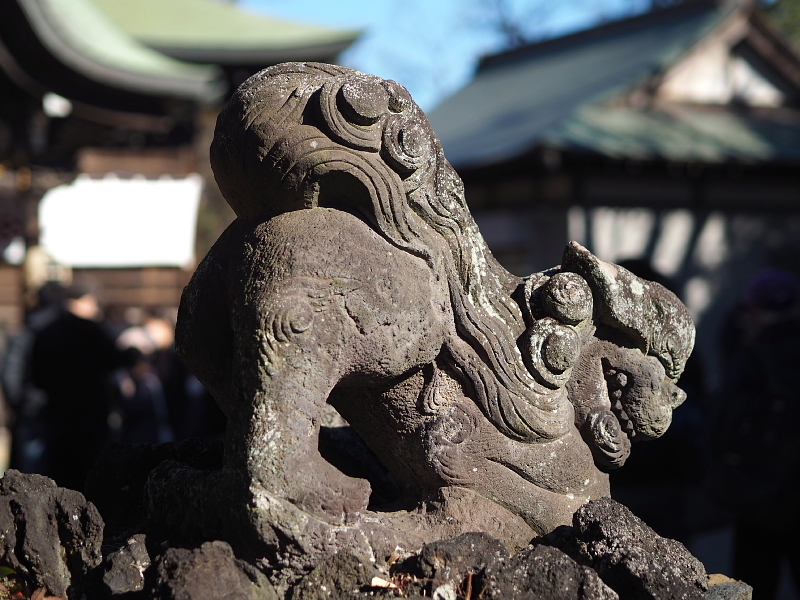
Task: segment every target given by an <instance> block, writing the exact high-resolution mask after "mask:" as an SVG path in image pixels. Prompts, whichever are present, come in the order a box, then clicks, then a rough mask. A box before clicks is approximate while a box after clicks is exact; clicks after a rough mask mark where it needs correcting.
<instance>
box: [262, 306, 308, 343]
mask: <svg viewBox="0 0 800 600" xmlns="http://www.w3.org/2000/svg"><path fill="white" fill-rule="evenodd" d="M286 300H287V301H288V302H285V303H284V304H283V305H282V306H280V307H279V308H278V309H277V310H276V311H275V312H273V313H272V318H271V330H272V335H273V337H274V338H275V339H276V340H277V341H279V342H288V341H289V340H291V339H292V338H293V337H294V336H295V335H297V334H300V333H303V332H305V331H307V330H308V329H309V328H310V327H311V325H313V323H314V309H313V308H312V306H311V305H310V304H309V302H308V300H307V299H306V298H296V297H295V298H292V297H288V298H286Z"/></svg>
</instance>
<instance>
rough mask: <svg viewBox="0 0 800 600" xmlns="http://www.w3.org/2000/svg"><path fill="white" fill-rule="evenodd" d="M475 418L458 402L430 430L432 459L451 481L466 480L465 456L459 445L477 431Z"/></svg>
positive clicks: (443, 474) (429, 440)
mask: <svg viewBox="0 0 800 600" xmlns="http://www.w3.org/2000/svg"><path fill="white" fill-rule="evenodd" d="M475 427H476V424H475V420H474V418H473V417H472V416H471V415H470V414H469V413H467V411H466V410H464V408H463V407H462V406H460V405H458V404H454V405H452V406H450V407H448V408H447V409H446V410H445V411H444V412H443V413H442V414H441V416H440V417H439V418H438V419H436V421H434V423H433V425H431V428H430V430H429V431H428V444H429V446H430V452H429V456H430V460H431V461H432V463H433V464H434V466H435V467H436V470H437V471H438V472H439V474H440V475H442V476H443V477H444V478H445V479H447V480H448V481H449V482H450V483H462V482H463V480H464V476H463V472H464V468H465V467H464V464H463V463H464V456H463V451H462V449H461V448H460V447H459V446H460V445H461V444H463V443H464V442H466V441H467V440H468V439H470V437H471V436H472V434H473V432H474V431H475Z"/></svg>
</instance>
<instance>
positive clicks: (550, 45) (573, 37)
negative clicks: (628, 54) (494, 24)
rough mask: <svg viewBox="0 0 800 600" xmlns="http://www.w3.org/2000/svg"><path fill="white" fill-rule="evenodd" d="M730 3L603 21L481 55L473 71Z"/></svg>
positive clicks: (686, 5)
mask: <svg viewBox="0 0 800 600" xmlns="http://www.w3.org/2000/svg"><path fill="white" fill-rule="evenodd" d="M731 4H734V2H732V1H731V0H687V1H685V2H682V3H680V4H678V5H676V6H669V7H664V8H656V9H654V10H650V11H648V12H645V13H642V14H639V15H634V16H632V17H627V18H623V19H616V20H613V21H607V22H605V23H602V24H600V25H597V26H595V27H589V28H588V29H581V30H579V31H575V32H573V33H568V34H566V35H562V36H558V37H554V38H549V39H545V40H541V41H537V42H532V43H530V44H526V45H524V46H520V47H517V48H512V49H510V50H505V51H503V52H499V53H497V54H491V55H487V56H484V57H482V58H481V60H480V62H479V64H478V69H477V72H481V71H484V70H488V69H491V68H494V67H498V66H501V65H503V64H506V63H508V62H511V61H514V60H516V59H521V58H529V57H531V56H533V55H535V54H537V53H539V52H546V51H549V50H556V49H558V48H559V47H561V46H565V45H568V44H571V43H573V42H576V41H579V40H580V39H581V38H587V39H591V38H593V37H599V36H602V35H608V34H613V33H616V32H617V31H618V30H620V29H627V28H630V29H635V28H637V27H640V26H641V25H643V24H647V23H648V22H653V23H655V22H657V21H658V20H661V19H663V18H665V17H672V16H678V15H684V14H689V13H691V12H695V11H701V10H706V9H710V8H714V7H717V8H722V7H723V6H725V5H731Z"/></svg>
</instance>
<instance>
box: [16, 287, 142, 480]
mask: <svg viewBox="0 0 800 600" xmlns="http://www.w3.org/2000/svg"><path fill="white" fill-rule="evenodd" d="M99 314H100V311H99V307H98V302H97V297H96V296H95V295H94V294H93V293H91V291H90V290H89V289H87V288H85V287H82V286H78V285H75V286H72V287H71V288H69V289H68V290H67V298H66V301H65V304H64V307H63V310H62V311H61V312H60V314H59V316H58V317H57V318H56V319H55V320H54V321H52V322H51V323H50V324H49V325H48V326H47V327H45V328H44V329H42V330H41V331H40V332H39V333H38V334H37V335H36V339H35V341H34V345H33V352H32V356H31V366H32V376H31V377H32V380H33V383H34V385H36V386H37V387H38V388H40V389H41V390H43V391H44V392H45V393H46V395H47V404H46V407H45V410H44V411H43V413H42V421H43V424H44V429H45V432H46V440H45V446H46V449H45V452H46V456H47V460H46V463H45V464H46V465H47V467H46V472H45V473H44V474H45V475H48V476H50V477H52V478H53V479H55V481H56V483H57V484H58V485H60V486H64V487H68V488H71V489H75V490H79V491H80V490H82V489H83V486H84V482H85V479H86V475H87V474H88V471H89V468H90V467H91V466H92V463H93V462H94V460H95V459H96V458H97V456H98V454H99V452H100V449H101V448H102V446H103V444H105V443H106V441H107V438H108V433H109V431H108V415H109V409H110V399H109V387H108V378H109V375H110V374H111V372H112V371H113V370H114V369H116V368H117V367H119V366H121V365H123V364H125V363H127V362H130V360H131V356H130V354H128V353H125V352H121V351H120V350H118V349H117V347H116V346H115V344H114V342H113V340H112V339H111V337H110V336H109V335H107V334H106V332H105V331H104V330H103V328H102V327H101V325H100V324H99V323H98V322H96V321H95V319H96V318H97V317H98V316H99Z"/></svg>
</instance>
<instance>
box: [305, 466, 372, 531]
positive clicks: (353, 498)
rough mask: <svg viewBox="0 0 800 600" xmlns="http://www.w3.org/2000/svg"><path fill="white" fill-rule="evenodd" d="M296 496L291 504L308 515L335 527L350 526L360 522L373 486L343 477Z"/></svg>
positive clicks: (320, 483)
mask: <svg viewBox="0 0 800 600" xmlns="http://www.w3.org/2000/svg"><path fill="white" fill-rule="evenodd" d="M324 479H326V478H323V477H320V479H319V481H318V483H317V485H312V486H310V487H308V488H307V489H305V490H303V491H301V492H299V493H296V494H293V496H294V497H293V498H292V502H293V504H295V505H296V506H298V507H299V508H302V509H303V510H304V511H306V512H307V513H310V514H311V515H313V516H315V517H317V518H318V519H320V520H322V521H325V522H327V523H331V524H334V525H350V524H353V523H356V522H358V521H359V519H360V517H361V515H362V514H363V513H364V511H366V509H367V504H368V502H369V495H370V491H371V488H370V485H369V482H368V481H366V480H365V479H356V478H353V477H346V476H344V475H342V477H341V478H335V481H330V478H327V479H328V481H324Z"/></svg>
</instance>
